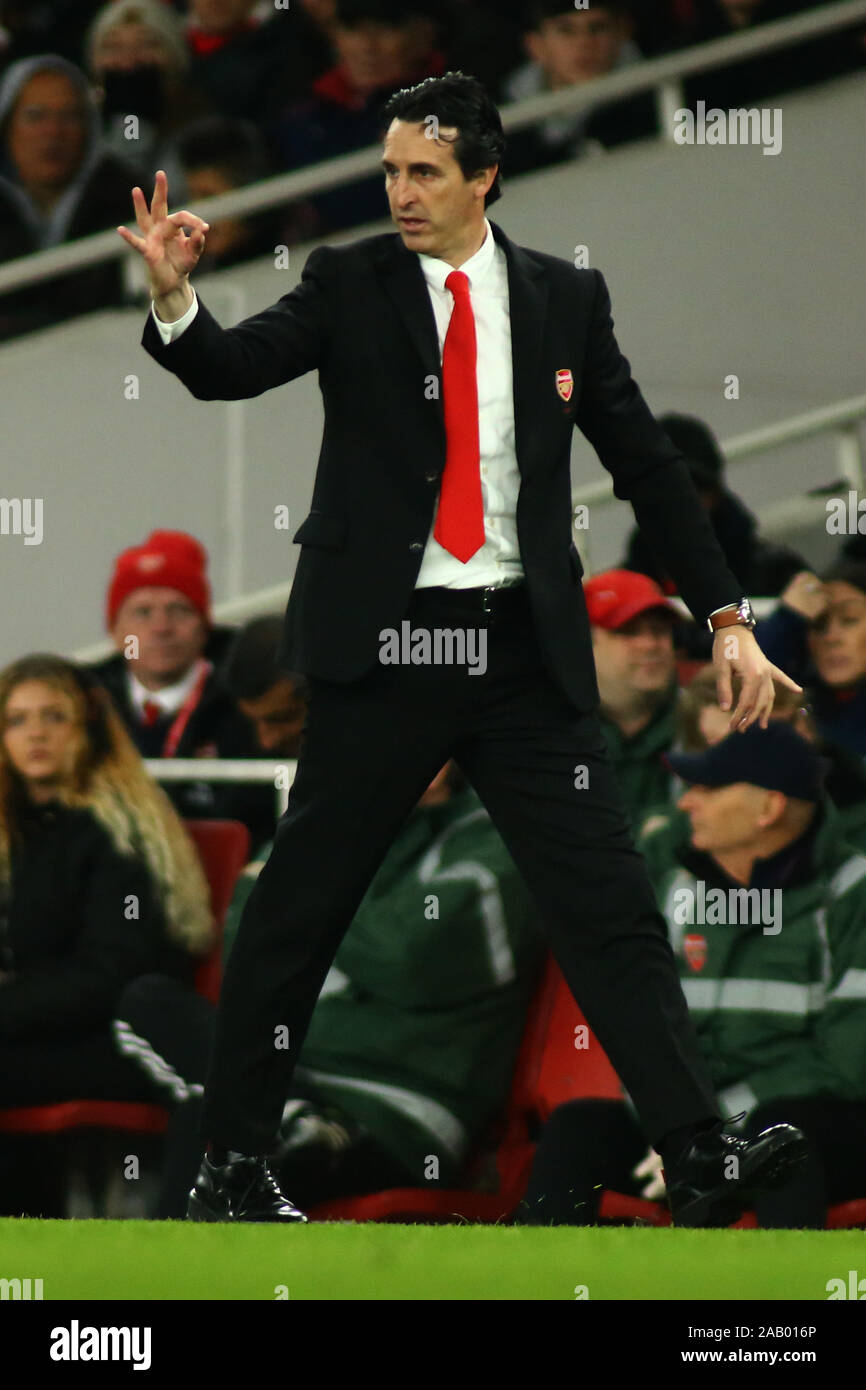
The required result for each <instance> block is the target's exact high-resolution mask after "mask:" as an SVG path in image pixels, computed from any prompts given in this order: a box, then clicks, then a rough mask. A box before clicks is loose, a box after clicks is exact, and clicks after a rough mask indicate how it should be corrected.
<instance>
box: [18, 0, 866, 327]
mask: <svg viewBox="0 0 866 1390" xmlns="http://www.w3.org/2000/svg"><path fill="white" fill-rule="evenodd" d="M807 8H814V6H813V5H811V4H809V3H807V0H654V3H653V4H651V5H650V4H643V3H640V0H593V3H592V5H591V6H589V7H584V8H577V7H575V5H574V4H573V3H568V0H532V2H531V3H523V0H498V3H496V4H495V5H493V4H490V3H485V2H484V0H479V2H478V3H475V0H437V3H436V4H433V3H431V0H294V2H293V3H292V4H291V5H288V4H286V5H282V4H280V3H277V2H276V0H112V3H109V4H98V3H94V0H26V3H25V2H24V0H0V263H2V262H5V261H10V260H14V259H16V258H18V257H21V256H26V255H28V254H30V253H32V252H36V251H40V250H44V249H46V248H48V247H54V246H58V245H61V244H63V243H65V242H70V241H74V240H76V239H77V238H80V237H84V236H87V235H89V234H90V233H94V232H98V231H102V230H105V229H108V228H112V227H115V226H117V225H118V224H120V223H123V222H128V221H130V220H132V202H131V196H130V190H131V188H132V186H133V185H135V184H140V185H142V186H144V187H146V188H147V189H148V190H149V189H150V188H151V187H152V183H153V176H154V172H155V170H156V169H158V168H163V169H165V170H166V173H167V174H168V180H169V190H170V198H171V202H172V206H173V207H182V206H191V207H195V206H196V204H197V203H198V202H200V201H201V200H202V199H203V198H205V197H208V196H209V195H212V194H218V193H223V192H227V191H229V190H231V189H235V188H240V187H243V186H245V185H248V184H250V183H255V182H256V181H258V180H261V179H263V178H266V177H268V176H269V175H275V174H279V173H285V172H289V171H291V170H296V169H300V168H303V167H305V166H309V165H311V164H315V163H317V162H319V161H321V160H325V159H328V158H331V157H333V156H336V155H340V154H346V153H348V152H350V151H354V150H359V149H363V148H366V147H368V146H371V145H373V144H375V142H376V140H377V139H378V135H379V109H380V107H381V105H382V102H383V101H384V99H385V98H386V97H387V96H388V95H390V94H391V93H392V92H393V91H394V90H395V89H397V88H399V87H403V86H409V85H412V84H413V83H415V82H417V81H419V80H420V79H422V78H424V77H427V76H437V75H439V74H441V73H442V72H444V71H447V70H449V69H456V70H462V71H464V72H467V73H471V74H472V75H473V76H476V77H478V78H480V79H481V80H482V81H483V82H484V83H485V85H486V86H487V87H488V89H489V90H490V92H491V94H492V95H493V96H494V98H495V100H497V102H499V103H501V104H503V105H504V104H507V103H510V102H515V101H519V100H521V99H522V98H525V97H529V96H532V95H536V94H539V93H543V92H548V91H555V90H557V89H560V88H563V87H568V86H576V85H581V84H586V83H591V82H593V81H594V80H596V79H597V78H599V77H603V76H605V75H606V74H608V73H612V72H615V71H618V70H619V69H622V68H624V67H628V66H629V65H633V64H638V63H641V62H643V61H644V60H645V59H647V58H650V57H654V56H658V55H660V54H664V53H666V52H670V51H672V50H675V49H677V48H683V47H689V46H691V45H694V44H696V43H701V42H703V41H705V40H707V39H711V38H717V37H721V36H724V35H727V34H735V33H740V32H743V31H745V30H748V29H749V28H751V27H753V26H756V25H761V24H765V23H768V22H771V21H772V20H774V19H778V18H782V17H784V16H786V15H791V14H794V13H796V12H798V11H800V10H804V9H807ZM864 59H866V35H864V30H863V26H862V25H860V26H855V27H853V28H852V29H850V30H842V31H839V32H836V33H834V34H833V35H831V36H829V37H827V38H823V39H820V40H819V39H815V40H812V41H811V42H810V43H808V44H805V45H799V46H794V47H791V48H782V49H780V50H777V51H776V52H773V53H772V54H769V55H764V56H760V57H754V58H750V59H748V60H743V61H739V62H736V63H731V64H729V65H728V66H727V67H725V68H722V69H717V70H714V71H713V72H710V73H706V74H703V75H698V76H695V77H693V78H690V79H688V80H687V82H686V83H685V88H684V97H685V100H686V103H687V104H688V105H691V106H693V105H694V103H695V102H696V101H698V100H703V101H705V102H706V103H707V105H708V106H722V107H725V108H727V107H732V106H741V105H744V104H745V105H748V104H751V103H754V102H756V101H765V100H767V99H768V98H770V97H772V96H774V95H777V94H779V93H781V92H789V91H794V90H796V89H798V88H801V87H804V86H808V85H811V84H813V83H815V82H821V81H824V80H827V79H829V78H832V77H835V76H838V75H840V74H841V73H845V72H851V71H855V70H856V69H858V68H859V67H861V66H862V65H863V63H864ZM657 133H658V116H657V113H656V107H655V103H654V101H653V98H652V94H650V93H647V94H641V95H639V96H635V97H629V98H626V99H620V100H617V101H607V102H603V103H595V104H591V105H589V106H588V107H586V108H584V109H583V110H582V111H580V112H579V113H578V114H576V115H573V116H568V117H557V118H554V119H550V120H547V121H544V122H541V123H539V124H538V125H537V126H535V127H530V128H528V129H526V130H521V131H519V132H515V134H514V135H513V136H512V137H511V139H510V140H509V146H508V151H507V157H506V160H505V162H504V166H503V174H504V176H505V177H506V178H507V177H509V176H510V175H519V174H521V173H524V172H528V171H530V170H533V169H538V168H542V167H544V166H546V165H551V164H555V163H557V162H560V161H563V160H571V159H578V158H584V157H588V156H590V155H593V154H595V155H597V154H599V153H600V152H601V153H603V152H604V151H605V150H607V149H611V148H614V147H615V146H617V145H621V144H623V143H625V142H628V141H633V140H639V139H646V138H648V137H652V136H654V135H656V134H657ZM385 214H386V206H385V199H384V195H383V190H382V181H381V178H380V177H378V176H373V177H369V178H366V179H361V180H358V181H357V182H356V183H353V184H349V185H346V186H344V187H341V188H339V189H337V190H334V191H333V192H325V193H322V194H319V195H317V196H315V197H311V198H307V199H303V198H302V199H296V200H294V201H293V202H291V203H290V204H287V205H285V206H283V207H281V208H278V209H272V210H268V211H267V212H265V213H261V214H257V215H253V216H246V217H236V218H224V219H222V220H217V221H215V222H214V223H213V225H212V227H211V230H210V233H209V235H208V239H207V246H206V248H205V253H204V257H203V260H202V263H201V269H202V270H206V269H218V268H221V267H225V266H229V265H233V264H237V263H239V262H240V261H243V260H245V259H249V258H251V257H255V256H259V255H262V254H264V253H266V252H268V251H270V252H273V248H274V247H275V246H278V245H279V246H291V245H293V244H295V243H297V242H299V241H301V240H305V239H310V238H318V237H323V236H326V235H327V234H328V233H331V232H335V231H338V230H341V229H343V228H348V227H353V226H358V225H360V224H362V223H364V222H368V221H370V220H373V219H377V218H380V217H383V216H384V215H385ZM125 293H126V291H125V288H124V281H123V277H122V274H121V270H120V266H119V263H118V262H117V261H110V262H105V263H102V264H100V265H96V266H92V267H89V268H88V269H86V270H81V271H79V272H75V273H69V274H66V275H64V276H63V277H62V278H61V279H53V280H52V281H50V282H48V283H41V284H39V285H36V286H28V287H26V288H22V289H20V290H18V291H16V292H13V293H8V294H6V295H2V296H0V340H2V339H3V338H8V337H11V336H14V335H15V334H17V333H22V332H27V331H31V330H33V329H34V328H39V327H42V326H44V325H46V324H49V323H52V322H58V321H60V320H61V319H63V318H67V317H69V316H70V315H73V314H76V313H79V312H82V311H84V310H86V309H97V308H104V307H106V306H108V305H112V304H119V303H123V302H124V295H125Z"/></svg>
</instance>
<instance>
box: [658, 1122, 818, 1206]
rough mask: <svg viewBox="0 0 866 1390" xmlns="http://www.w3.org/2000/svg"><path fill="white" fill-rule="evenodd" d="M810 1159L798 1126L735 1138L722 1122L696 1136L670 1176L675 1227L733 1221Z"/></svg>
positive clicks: (669, 1199) (764, 1130)
mask: <svg viewBox="0 0 866 1390" xmlns="http://www.w3.org/2000/svg"><path fill="white" fill-rule="evenodd" d="M805 1157H806V1137H805V1135H804V1134H803V1133H802V1131H801V1130H799V1129H795V1127H794V1126H793V1125H772V1126H771V1127H770V1128H769V1129H763V1130H761V1133H760V1134H759V1135H758V1136H757V1138H755V1139H735V1138H733V1137H732V1136H731V1135H730V1134H723V1133H722V1124H721V1122H720V1123H719V1124H718V1125H715V1126H714V1127H713V1128H712V1129H710V1130H707V1131H705V1132H704V1133H702V1134H698V1135H696V1136H695V1138H694V1139H693V1141H692V1143H691V1144H690V1145H689V1147H688V1148H687V1149H686V1151H685V1153H684V1154H683V1156H682V1158H681V1159H680V1160H679V1162H678V1163H677V1164H676V1166H675V1168H673V1169H672V1171H671V1173H670V1174H669V1175H666V1176H665V1182H666V1184H667V1190H668V1205H669V1206H670V1209H671V1216H672V1218H673V1223H674V1225H675V1226H730V1225H732V1224H733V1223H734V1222H735V1221H737V1220H738V1219H739V1217H741V1216H742V1214H743V1212H744V1211H746V1210H747V1209H748V1208H749V1207H750V1206H752V1205H753V1203H754V1201H755V1198H756V1197H757V1196H759V1195H760V1194H761V1193H762V1192H766V1191H768V1190H770V1189H771V1188H776V1187H781V1186H782V1185H783V1184H784V1183H785V1182H787V1181H788V1179H789V1178H790V1177H791V1176H792V1174H793V1173H794V1172H795V1171H796V1169H797V1168H799V1166H800V1165H801V1164H802V1162H803V1161H804V1159H805ZM732 1159H736V1163H732V1162H731V1160H732Z"/></svg>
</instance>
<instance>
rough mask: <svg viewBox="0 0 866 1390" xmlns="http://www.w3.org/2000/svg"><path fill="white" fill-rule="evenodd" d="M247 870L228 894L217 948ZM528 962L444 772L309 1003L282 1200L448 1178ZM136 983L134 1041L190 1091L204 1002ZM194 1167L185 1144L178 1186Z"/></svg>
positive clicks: (196, 1072)
mask: <svg viewBox="0 0 866 1390" xmlns="http://www.w3.org/2000/svg"><path fill="white" fill-rule="evenodd" d="M263 853H264V852H263ZM261 867H262V866H261V864H256V865H250V867H249V870H248V871H247V872H246V873H245V874H244V875H243V877H242V878H241V880H240V881H239V883H238V889H237V891H236V894H235V899H234V901H233V903H232V908H231V910H230V914H229V922H228V924H227V936H226V949H227V950H228V949H229V948H230V946H231V944H232V942H233V941H234V939H235V933H236V930H237V926H238V922H239V920H240V917H241V912H242V908H243V904H244V903H245V901H246V899H247V898H248V896H249V894H250V892H252V891H254V888H255V878H256V875H257V874H258V872H259V870H260V869H261ZM544 956H545V945H544V941H543V938H542V936H541V933H540V931H539V930H538V927H537V925H536V920H535V914H534V910H533V908H532V905H531V902H530V899H529V896H528V894H527V893H526V891H525V889H524V887H523V884H522V881H521V879H520V877H519V875H518V873H517V870H516V868H515V866H514V863H513V861H512V860H511V857H510V856H509V854H508V851H507V850H506V849H505V846H504V844H503V843H502V840H501V839H500V837H499V835H498V833H497V831H496V830H495V829H494V827H493V824H492V822H491V820H490V818H489V816H488V815H487V812H486V811H485V810H484V808H483V807H482V805H481V803H480V801H479V800H478V798H477V796H476V795H475V792H474V791H472V789H471V788H469V787H467V786H466V785H465V783H464V782H463V779H462V776H461V774H460V773H459V772H458V770H457V769H456V768H455V767H454V766H453V764H448V765H446V767H444V768H443V769H442V770H441V771H440V772H439V773H438V774H437V776H436V777H435V778H434V779H433V781H432V782H431V784H430V786H429V788H428V790H427V791H426V792H425V794H424V796H423V797H422V798H421V800H420V802H419V803H418V805H417V806H416V808H415V809H414V810H413V811H412V813H411V815H410V816H409V818H408V819H407V821H406V822H405V823H404V825H403V827H402V829H401V830H400V832H399V834H398V836H397V838H396V840H395V841H394V843H393V845H392V846H391V848H390V849H389V851H388V853H387V855H386V857H385V859H384V860H383V862H382V864H381V866H380V868H379V870H378V873H377V874H376V877H375V878H374V880H373V882H372V883H371V885H370V887H369V889H368V891H367V893H366V895H365V897H364V899H363V901H362V903H361V905H360V907H359V909H358V911H357V913H356V914H355V917H354V919H353V921H352V925H351V927H350V928H349V931H348V933H347V935H346V936H345V938H344V940H343V942H342V945H341V946H340V948H339V950H338V952H337V955H336V958H335V960H334V963H333V965H332V967H331V969H330V971H329V973H328V975H327V977H326V979H325V982H324V985H323V987H322V990H321V993H320V994H319V999H318V1002H317V1004H316V1007H315V1010H314V1012H313V1015H312V1019H311V1022H310V1027H309V1030H308V1032H307V1035H306V1038H305V1040H304V1043H303V1046H302V1049H301V1053H300V1057H299V1062H298V1066H297V1068H296V1070H295V1075H294V1077H293V1079H292V1088H291V1092H290V1094H289V1095H288V1096H287V1097H286V1106H285V1109H284V1114H283V1122H282V1125H281V1127H280V1134H279V1139H278V1141H277V1143H276V1144H275V1145H274V1149H273V1152H272V1155H271V1157H270V1158H269V1163H270V1166H271V1168H272V1170H273V1171H274V1174H275V1176H276V1177H277V1178H278V1181H279V1182H280V1183H281V1185H283V1186H284V1187H285V1189H286V1191H287V1192H290V1193H291V1196H292V1200H293V1201H295V1202H297V1203H298V1204H299V1205H300V1206H301V1207H302V1208H303V1207H304V1206H306V1207H309V1206H312V1205H314V1204H315V1203H317V1202H320V1201H326V1200H328V1199H330V1198H334V1197H339V1196H354V1195H358V1194H360V1193H363V1192H376V1191H381V1190H382V1189H384V1188H387V1187H406V1186H410V1187H421V1188H427V1187H428V1186H431V1185H437V1186H443V1187H450V1186H453V1185H454V1184H455V1183H456V1182H458V1181H460V1180H461V1177H462V1175H463V1172H464V1167H465V1163H466V1159H467V1155H469V1154H470V1152H471V1150H472V1148H473V1147H474V1146H475V1145H476V1143H477V1142H479V1141H480V1139H481V1138H482V1137H483V1136H484V1134H485V1131H486V1129H487V1126H488V1123H489V1122H490V1121H491V1120H492V1119H493V1118H494V1117H495V1116H496V1114H497V1113H498V1112H499V1111H500V1110H501V1107H502V1106H503V1104H504V1103H505V1100H506V1098H507V1096H508V1093H509V1087H510V1085H511V1080H512V1074H513V1070H514V1065H515V1061H516V1056H517V1049H518V1046H519V1044H520V1039H521V1037H522V1034H523V1028H524V1024H525V1019H526V1010H527V1007H528V1004H529V1001H530V999H531V996H532V993H533V990H534V987H535V984H536V980H537V975H538V970H539V968H540V965H541V963H542V961H543V959H544ZM146 983H147V982H142V988H141V991H140V997H139V999H138V1001H137V1002H136V1001H135V1000H129V1001H128V1004H129V1007H130V1008H131V1009H133V1013H132V1014H131V1015H130V1014H128V1015H127V1018H128V1019H131V1027H132V1029H133V1031H134V1033H135V1034H136V1036H138V1037H141V1038H145V1039H147V1041H148V1044H149V1046H150V1047H151V1048H153V1049H154V1050H155V1051H156V1053H157V1054H158V1055H159V1056H161V1057H162V1058H164V1059H166V1061H167V1064H168V1065H169V1066H170V1067H171V1069H172V1070H173V1071H175V1072H177V1073H178V1074H179V1075H181V1076H183V1077H185V1078H186V1079H187V1082H188V1083H189V1082H196V1083H198V1082H201V1081H203V1080H204V1074H205V1068H206V1063H207V1057H208V1054H209V1048H210V1041H211V1038H212V1036H213V1009H212V1007H211V1006H209V1005H208V1004H207V1003H206V1001H204V1000H202V999H199V998H195V999H192V1000H187V1001H182V1000H181V999H180V996H179V994H178V993H177V992H174V991H173V990H171V989H168V990H166V989H160V982H159V981H158V980H153V981H151V982H150V984H151V989H150V991H149V992H148V993H145V991H144V987H143V986H144V984H146ZM183 1108H187V1107H186V1106H185V1107H183ZM193 1108H194V1109H196V1110H197V1109H199V1108H200V1102H199V1101H198V1100H194V1101H193ZM190 1128H192V1127H191V1126H190ZM433 1158H435V1159H436V1160H437V1162H436V1164H435V1165H434V1164H433V1163H432V1162H431V1159H433ZM200 1161H201V1149H200V1146H198V1145H192V1146H191V1151H190V1155H189V1178H190V1184H192V1182H193V1180H194V1178H195V1175H196V1172H197V1170H198V1167H199V1164H200Z"/></svg>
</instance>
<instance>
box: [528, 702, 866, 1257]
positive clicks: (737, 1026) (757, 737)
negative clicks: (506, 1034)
mask: <svg viewBox="0 0 866 1390" xmlns="http://www.w3.org/2000/svg"><path fill="white" fill-rule="evenodd" d="M668 760H669V762H670V764H671V767H672V768H673V770H674V771H675V772H676V773H677V774H678V775H679V776H680V777H681V778H682V779H683V780H684V781H685V782H686V783H687V784H688V785H687V790H686V791H685V792H684V793H683V795H682V796H681V797H680V801H679V806H680V807H681V809H682V811H684V812H686V813H687V814H688V818H689V823H688V827H684V825H683V817H678V816H676V815H672V816H671V817H670V821H669V823H668V824H667V825H664V824H662V825H658V826H657V827H656V828H655V829H654V830H652V831H651V832H649V833H647V834H646V835H645V836H644V837H642V839H641V842H640V845H641V848H642V850H643V852H644V854H645V856H646V859H647V863H648V867H649V870H650V875H651V877H652V879H653V883H654V886H655V890H656V896H657V898H658V902H659V905H660V907H661V910H662V912H663V913H664V916H665V917H666V919H667V922H668V930H669V936H670V941H671V946H672V948H673V951H674V955H675V958H676V961H677V964H678V966H679V971H680V975H681V978H682V984H683V990H684V993H685V996H686V1001H687V1003H688V1005H689V1010H690V1013H691V1015H692V1018H693V1020H694V1023H695V1026H696V1028H697V1031H698V1037H699V1039H700V1040H701V1041H702V1044H703V1052H704V1058H705V1061H706V1063H707V1066H708V1068H709V1072H710V1076H711V1078H712V1081H713V1085H714V1086H715V1088H716V1091H717V1095H718V1100H719V1104H720V1107H721V1114H722V1115H723V1116H724V1117H725V1118H726V1120H727V1125H728V1127H729V1128H730V1127H731V1126H732V1125H738V1126H739V1130H740V1133H741V1134H742V1135H743V1137H745V1138H754V1137H756V1136H757V1135H758V1134H759V1133H760V1132H761V1131H762V1130H763V1129H765V1128H767V1127H769V1126H772V1125H775V1124H780V1123H781V1124H793V1125H795V1126H797V1127H798V1128H799V1129H800V1130H802V1132H803V1133H804V1135H805V1136H806V1140H807V1146H808V1154H807V1160H806V1163H805V1164H804V1165H803V1166H802V1167H801V1168H799V1169H798V1170H797V1172H796V1173H795V1174H794V1175H793V1176H791V1177H790V1178H789V1179H788V1180H787V1181H785V1182H784V1184H783V1185H782V1186H781V1187H780V1188H778V1189H777V1190H776V1191H771V1192H765V1193H763V1194H762V1195H761V1196H760V1197H759V1198H758V1199H757V1200H756V1201H754V1202H753V1200H752V1197H751V1195H750V1196H749V1199H748V1200H749V1204H750V1205H753V1207H754V1210H755V1213H756V1216H757V1220H758V1224H759V1226H762V1227H775V1228H788V1227H810V1228H815V1229H818V1228H822V1227H823V1226H824V1225H825V1222H826V1217H827V1208H828V1206H829V1205H832V1204H834V1203H836V1202H843V1201H847V1200H849V1199H851V1198H854V1197H862V1196H863V1195H864V1172H866V984H864V981H866V928H864V921H866V873H864V869H866V859H864V857H863V855H862V854H860V853H859V852H858V851H857V850H856V849H855V848H854V847H853V846H852V845H849V844H847V843H846V842H845V840H844V839H842V837H841V835H840V827H839V823H838V819H837V817H836V813H835V811H834V810H833V807H832V806H831V805H830V804H829V803H828V802H827V800H826V797H825V796H824V794H823V791H822V789H821V775H822V769H821V760H820V758H819V757H818V755H817V754H816V753H815V752H814V750H813V749H812V748H811V747H810V746H809V744H808V743H807V742H806V741H805V739H803V738H801V737H800V735H799V734H797V733H796V732H795V731H794V730H793V729H792V728H791V727H790V726H789V725H786V724H785V723H782V722H780V721H773V722H771V723H770V725H769V726H768V728H767V729H761V728H759V727H757V726H752V727H750V728H749V729H747V730H746V731H745V733H742V734H740V733H734V734H730V735H729V736H728V737H727V738H725V739H724V740H723V741H722V742H721V743H718V744H716V745H715V746H714V747H712V748H710V749H708V750H707V751H706V752H704V753H699V754H684V753H683V754H676V753H671V754H668ZM746 890H748V891H746ZM735 1181H736V1180H735V1179H733V1178H732V1188H733V1184H734V1182H735ZM605 1188H607V1189H610V1190H613V1191H617V1192H625V1193H628V1194H630V1195H634V1196H638V1195H644V1196H651V1197H661V1196H662V1195H663V1194H664V1191H665V1185H664V1174H663V1172H662V1169H661V1160H660V1159H659V1158H658V1155H656V1154H655V1153H654V1152H653V1151H652V1150H650V1151H649V1152H647V1138H646V1135H645V1134H644V1133H643V1132H642V1130H641V1127H640V1124H639V1122H638V1120H637V1118H636V1115H635V1112H634V1110H633V1108H632V1107H631V1106H630V1104H628V1103H627V1101H625V1100H623V1101H617V1100H576V1101H571V1102H569V1103H567V1104H566V1105H564V1106H560V1107H559V1109H557V1110H556V1111H554V1114H553V1115H552V1116H551V1118H550V1120H549V1122H548V1124H547V1125H546V1127H545V1129H544V1131H543V1132H542V1135H541V1139H540V1142H539V1146H538V1151H537V1153H536V1157H535V1162H534V1166H533V1171H532V1176H531V1178H530V1182H529V1188H528V1191H527V1194H526V1197H525V1200H524V1203H523V1205H522V1208H521V1213H520V1220H521V1221H525V1222H526V1223H527V1224H544V1225H546V1224H548V1223H551V1222H552V1223H554V1224H560V1223H561V1224H566V1225H585V1224H593V1223H594V1222H596V1221H597V1220H598V1198H599V1192H600V1191H601V1190H603V1189H605ZM722 1215H723V1213H720V1218H721V1217H722ZM731 1219H735V1218H734V1217H731ZM722 1224H728V1223H727V1221H723V1222H722Z"/></svg>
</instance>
